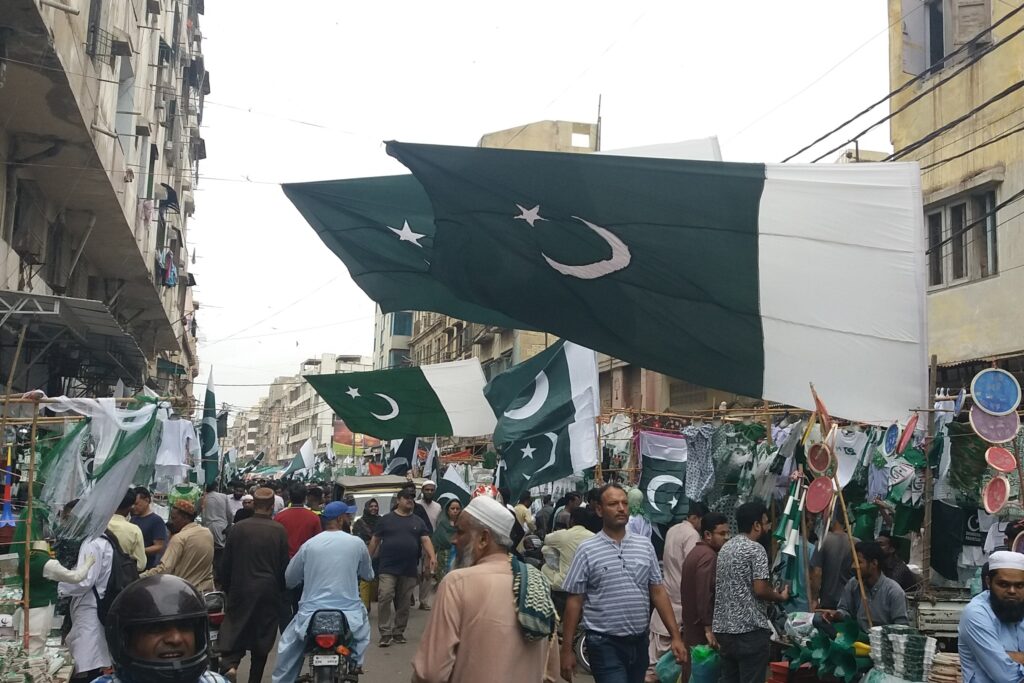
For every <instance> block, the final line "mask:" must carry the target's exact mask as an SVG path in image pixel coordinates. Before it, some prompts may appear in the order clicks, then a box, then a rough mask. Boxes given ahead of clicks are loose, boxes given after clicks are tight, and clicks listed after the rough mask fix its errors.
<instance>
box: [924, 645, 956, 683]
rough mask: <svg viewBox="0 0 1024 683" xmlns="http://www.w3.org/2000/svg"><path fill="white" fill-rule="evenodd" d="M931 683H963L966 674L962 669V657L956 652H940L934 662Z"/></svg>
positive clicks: (929, 677) (929, 679) (930, 677)
mask: <svg viewBox="0 0 1024 683" xmlns="http://www.w3.org/2000/svg"><path fill="white" fill-rule="evenodd" d="M928 681H929V683H963V681H964V674H963V671H962V670H961V669H960V655H958V654H956V653H955V652H939V653H938V654H936V655H935V659H934V661H932V672H931V674H929V676H928Z"/></svg>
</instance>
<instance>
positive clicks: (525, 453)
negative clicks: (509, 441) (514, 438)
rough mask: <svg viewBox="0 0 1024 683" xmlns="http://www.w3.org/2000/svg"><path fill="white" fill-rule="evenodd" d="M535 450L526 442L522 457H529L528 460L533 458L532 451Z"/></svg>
mask: <svg viewBox="0 0 1024 683" xmlns="http://www.w3.org/2000/svg"><path fill="white" fill-rule="evenodd" d="M535 450H537V449H536V448H533V447H532V446H530V444H529V443H527V444H526V448H524V449H523V457H524V458H529V459H530V460H533V452H534V451H535Z"/></svg>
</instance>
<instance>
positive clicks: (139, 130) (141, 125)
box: [135, 116, 153, 138]
mask: <svg viewBox="0 0 1024 683" xmlns="http://www.w3.org/2000/svg"><path fill="white" fill-rule="evenodd" d="M152 126H153V124H151V123H150V122H149V120H148V119H146V118H144V117H142V116H140V117H138V118H137V119H135V134H136V135H137V136H139V137H140V138H148V137H149V135H150V132H151V131H152Z"/></svg>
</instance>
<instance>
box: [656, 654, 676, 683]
mask: <svg viewBox="0 0 1024 683" xmlns="http://www.w3.org/2000/svg"><path fill="white" fill-rule="evenodd" d="M654 673H655V675H656V676H657V677H658V681H659V682H660V683H678V681H679V678H680V676H682V675H683V670H682V668H681V667H680V666H679V665H678V664H676V656H675V655H674V654H672V651H671V650H669V651H668V652H666V653H665V654H663V655H662V656H661V659H659V660H658V663H657V664H655V665H654Z"/></svg>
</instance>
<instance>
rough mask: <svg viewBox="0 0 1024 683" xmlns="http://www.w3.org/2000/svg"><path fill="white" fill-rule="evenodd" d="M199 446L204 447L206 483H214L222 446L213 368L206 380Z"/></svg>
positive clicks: (203, 457) (203, 458)
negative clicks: (219, 441) (218, 430)
mask: <svg viewBox="0 0 1024 683" xmlns="http://www.w3.org/2000/svg"><path fill="white" fill-rule="evenodd" d="M199 446H200V448H201V449H202V452H203V454H202V461H203V476H204V483H206V484H212V483H213V482H214V481H216V479H217V470H218V469H219V466H220V447H219V446H218V444H217V399H216V398H215V397H214V394H213V368H210V378H209V380H208V381H207V382H206V398H205V400H204V401H203V423H202V425H201V426H200V428H199Z"/></svg>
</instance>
